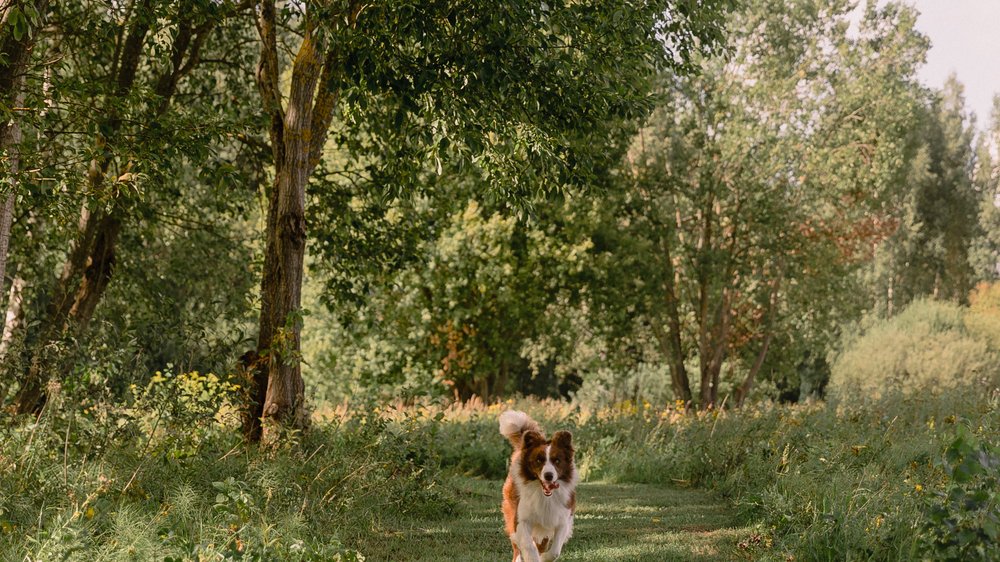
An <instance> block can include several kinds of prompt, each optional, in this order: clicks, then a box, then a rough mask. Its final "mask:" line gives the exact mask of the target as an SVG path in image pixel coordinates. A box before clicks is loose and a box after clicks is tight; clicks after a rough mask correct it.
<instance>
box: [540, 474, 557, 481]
mask: <svg viewBox="0 0 1000 562" xmlns="http://www.w3.org/2000/svg"><path fill="white" fill-rule="evenodd" d="M542 476H545V479H546V480H548V481H549V482H552V480H554V479H555V477H556V475H555V474H552V473H551V472H546V473H545V474H543V475H542Z"/></svg>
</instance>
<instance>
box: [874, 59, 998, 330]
mask: <svg viewBox="0 0 1000 562" xmlns="http://www.w3.org/2000/svg"><path fill="white" fill-rule="evenodd" d="M962 90H963V87H962V85H961V84H960V83H959V82H958V80H957V79H956V78H955V77H954V76H952V77H950V78H949V80H948V81H947V83H946V84H945V86H944V88H943V89H942V90H941V91H938V92H932V93H931V95H930V97H929V101H928V102H927V104H926V106H925V108H924V109H922V110H921V111H920V112H919V113H918V114H917V115H918V117H919V122H920V138H921V145H920V149H919V152H918V154H917V155H916V156H915V157H914V158H913V159H912V161H911V165H910V170H909V172H908V175H909V177H908V179H907V182H906V183H907V190H906V193H905V197H904V199H903V200H902V201H901V205H900V212H899V213H898V215H897V218H898V220H899V227H898V228H897V229H896V231H895V232H894V233H893V235H892V237H891V238H889V239H888V240H887V241H886V243H885V244H883V245H881V246H880V247H879V248H878V255H877V260H876V262H875V264H874V265H873V271H872V274H871V275H872V276H873V278H874V279H875V285H874V289H875V293H876V295H877V302H879V303H883V302H884V303H885V304H884V306H878V307H877V308H878V309H879V310H880V311H882V312H883V313H885V314H887V315H889V316H891V315H892V314H893V313H894V312H896V311H899V310H902V309H903V307H905V305H907V304H908V303H910V302H911V301H913V300H914V299H917V298H920V297H925V296H927V297H933V298H935V299H942V300H951V301H955V302H961V303H964V302H967V299H968V295H969V291H970V290H971V289H972V286H973V280H974V272H973V269H972V266H971V262H970V253H969V252H970V247H971V245H972V243H973V240H974V239H976V238H977V237H978V235H979V230H978V226H979V221H978V212H979V203H980V197H979V193H977V185H976V183H975V182H974V173H975V169H976V166H977V165H976V151H975V148H974V144H973V141H974V138H975V137H974V134H975V127H974V123H973V121H972V119H971V117H970V115H969V114H968V112H967V111H966V110H965V101H964V97H963V94H962ZM983 164H984V165H987V166H988V164H986V163H985V162H984V163H983ZM983 172H985V170H983Z"/></svg>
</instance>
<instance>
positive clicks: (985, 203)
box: [970, 96, 1000, 282]
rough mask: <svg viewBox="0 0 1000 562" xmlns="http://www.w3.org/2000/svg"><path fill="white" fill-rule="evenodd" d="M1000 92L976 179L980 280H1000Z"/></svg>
mask: <svg viewBox="0 0 1000 562" xmlns="http://www.w3.org/2000/svg"><path fill="white" fill-rule="evenodd" d="M998 150H1000V96H996V97H994V98H993V113H992V115H991V116H990V123H989V128H988V129H987V130H986V131H985V132H984V134H983V135H981V136H980V138H979V143H978V146H977V149H976V170H975V175H974V177H973V183H974V185H975V188H976V190H978V192H979V236H978V237H977V238H976V239H975V240H974V241H973V243H972V248H971V250H970V259H971V261H972V266H973V269H974V271H975V276H976V279H977V280H979V281H986V282H996V281H997V280H1000V155H998Z"/></svg>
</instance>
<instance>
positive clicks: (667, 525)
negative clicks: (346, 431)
mask: <svg viewBox="0 0 1000 562" xmlns="http://www.w3.org/2000/svg"><path fill="white" fill-rule="evenodd" d="M453 485H455V486H456V488H457V491H458V494H459V497H460V500H461V502H462V504H463V508H462V509H461V515H459V516H457V517H454V518H447V519H437V520H433V521H428V520H420V519H414V518H398V519H394V518H388V519H387V520H386V521H384V526H383V528H381V529H378V530H373V531H372V532H371V533H370V534H367V535H366V536H355V537H353V538H352V539H350V540H349V542H350V543H351V544H350V546H352V547H354V548H358V549H359V550H361V552H362V553H364V555H365V556H366V558H367V559H368V560H374V561H393V562H395V561H418V560H419V561H421V562H445V561H456V560H463V561H474V562H475V561H484V562H485V561H491V562H492V561H497V560H509V559H510V557H511V550H510V542H509V541H508V540H507V537H506V536H505V535H504V534H503V521H502V518H501V516H500V496H501V492H500V490H501V485H502V483H501V482H499V481H490V480H476V479H469V478H457V479H456V480H455V481H454V484H453ZM753 532H754V529H753V528H751V527H741V526H737V524H736V521H735V519H734V516H733V514H732V510H731V509H730V507H729V506H728V505H727V504H726V503H724V502H723V501H721V500H719V499H717V498H715V497H713V496H712V495H711V494H709V493H707V492H704V491H702V490H686V489H671V488H660V487H657V486H649V485H640V484H607V483H587V484H581V486H580V488H579V489H578V503H577V512H576V517H575V519H574V532H573V538H572V539H570V541H569V543H568V544H567V546H566V548H565V549H564V550H563V556H562V557H561V558H560V561H562V560H565V561H566V562H572V561H589V562H597V561H618V560H620V561H625V560H629V561H633V560H635V561H649V562H653V561H657V562H659V561H665V560H696V561H697V560H704V561H707V560H749V559H754V558H756V556H754V553H751V552H746V551H744V550H742V549H741V548H740V547H739V546H738V543H739V542H740V541H741V540H742V539H744V538H746V537H748V536H749V535H751V534H752V533H753ZM757 554H758V555H759V554H760V553H757Z"/></svg>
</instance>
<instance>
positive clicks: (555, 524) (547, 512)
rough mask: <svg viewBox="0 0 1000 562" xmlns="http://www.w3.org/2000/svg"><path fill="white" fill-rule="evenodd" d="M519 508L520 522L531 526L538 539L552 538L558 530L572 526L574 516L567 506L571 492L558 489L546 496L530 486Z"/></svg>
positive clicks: (522, 497)
mask: <svg viewBox="0 0 1000 562" xmlns="http://www.w3.org/2000/svg"><path fill="white" fill-rule="evenodd" d="M527 488H528V489H527V490H525V491H524V492H523V495H522V496H521V501H520V503H519V504H518V506H517V518H518V521H525V522H528V523H529V524H530V525H531V529H532V535H534V536H535V538H536V539H541V538H544V537H547V536H552V534H553V533H554V532H555V530H556V529H558V528H560V527H563V526H565V525H572V523H573V515H572V513H570V510H569V508H567V507H566V506H567V504H568V503H569V493H570V492H569V491H568V490H565V489H563V488H558V489H556V490H554V491H553V492H552V495H551V496H546V495H545V494H544V493H542V490H541V488H540V487H538V486H528V487H527Z"/></svg>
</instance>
